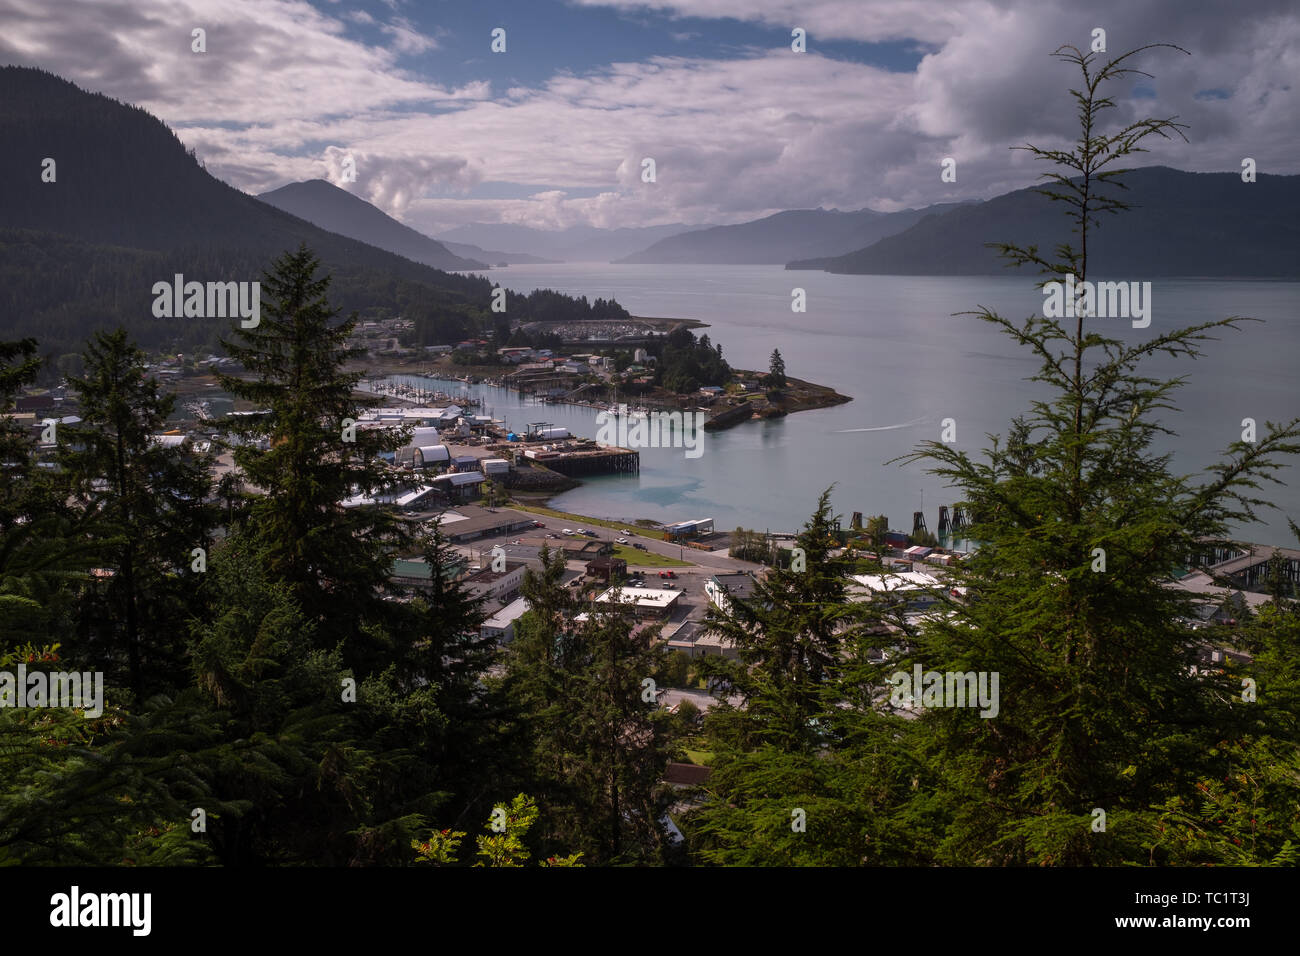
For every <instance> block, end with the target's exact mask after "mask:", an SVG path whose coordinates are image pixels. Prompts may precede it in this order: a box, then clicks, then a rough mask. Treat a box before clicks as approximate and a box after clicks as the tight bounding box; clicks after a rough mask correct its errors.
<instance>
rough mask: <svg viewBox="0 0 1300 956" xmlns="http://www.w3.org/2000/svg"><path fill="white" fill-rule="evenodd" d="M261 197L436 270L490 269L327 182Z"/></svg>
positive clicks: (291, 187) (313, 182)
mask: <svg viewBox="0 0 1300 956" xmlns="http://www.w3.org/2000/svg"><path fill="white" fill-rule="evenodd" d="M257 198H258V199H260V200H262V202H264V203H270V204H271V205H272V206H274V207H275V208H276V209H283V210H284V211H285V212H287V213H291V214H292V215H295V216H297V217H298V218H299V219H306V220H307V221H308V222H310V223H313V224H315V225H317V226H320V227H321V228H322V229H325V230H327V231H329V232H336V233H338V234H339V235H341V236H350V237H351V238H353V239H357V240H359V241H361V242H364V243H367V244H368V245H372V246H376V247H378V248H380V249H387V250H388V251H389V252H392V253H396V254H397V255H399V256H405V257H406V258H408V259H410V260H412V261H414V262H422V263H424V264H425V265H426V266H433V267H434V268H435V269H447V270H452V269H486V268H487V267H488V263H486V262H480V261H477V260H474V259H465V258H461V257H460V256H458V255H456V254H455V253H453V252H451V250H449V249H448V248H447V247H446V246H444V245H443V244H442V243H441V242H438V241H437V240H436V239H430V238H429V237H428V236H426V235H424V234H423V233H420V232H416V231H415V230H414V229H412V228H411V227H410V226H406V225H403V224H402V223H400V222H398V221H397V220H396V219H394V218H393V217H392V216H389V215H387V214H386V213H384V212H381V211H380V210H379V209H376V208H375V207H374V206H372V205H371V204H370V203H368V202H366V201H365V200H364V199H362V198H360V197H359V196H354V195H352V193H350V192H348V191H347V190H346V189H340V188H339V187H338V186H335V185H334V184H333V183H329V182H326V181H325V180H323V179H312V180H308V181H307V182H303V183H289V185H287V186H281V187H280V188H279V189H273V190H271V191H270V192H265V193H260V194H259V195H258V197H257Z"/></svg>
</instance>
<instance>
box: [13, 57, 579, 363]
mask: <svg viewBox="0 0 1300 956" xmlns="http://www.w3.org/2000/svg"><path fill="white" fill-rule="evenodd" d="M0 138H2V139H3V142H4V143H5V148H4V149H3V150H0V316H3V323H4V335H5V337H6V338H11V337H20V336H24V335H31V336H34V337H36V338H38V339H39V341H40V344H41V346H42V350H43V351H45V352H46V353H47V354H48V353H49V352H51V351H54V352H71V351H79V350H80V349H81V347H82V344H83V343H84V342H85V340H86V338H87V336H88V335H89V334H90V333H91V332H93V331H94V330H96V329H102V328H110V327H112V326H115V325H118V324H122V325H125V326H126V327H127V329H128V330H129V331H130V332H131V334H132V336H133V337H134V338H135V340H136V341H137V342H139V343H140V344H141V345H142V346H144V347H146V348H153V347H162V346H166V347H176V348H181V347H184V348H186V349H193V348H195V347H200V346H201V347H205V348H209V349H212V350H216V349H217V348H218V344H219V340H220V338H221V337H222V336H225V335H228V334H229V333H230V331H231V326H232V324H233V323H231V322H230V321H228V320H219V319H218V320H214V319H207V318H196V317H189V318H160V317H155V316H154V315H153V314H152V311H151V304H152V299H153V296H152V293H151V289H152V287H153V284H154V283H155V282H157V281H159V280H165V281H168V282H170V281H171V280H172V277H173V276H174V275H176V274H178V273H179V274H182V275H184V276H185V277H186V278H187V279H193V280H198V281H201V282H202V281H231V280H234V281H240V280H258V279H260V277H261V275H262V273H263V272H264V271H265V270H267V269H268V268H269V267H270V265H271V263H272V261H273V260H274V259H275V258H276V257H278V256H279V255H281V254H283V253H284V252H286V251H289V250H294V249H297V248H298V247H299V246H300V245H304V244H305V245H306V246H307V247H308V248H310V249H311V250H312V252H313V253H314V254H315V255H316V256H317V258H318V259H319V260H320V262H321V266H322V272H326V273H329V275H330V277H331V279H330V282H331V284H330V288H329V297H330V303H331V305H332V306H334V307H335V308H337V309H340V310H341V311H343V312H344V313H345V314H346V313H349V312H351V311H353V310H356V311H358V312H360V313H361V314H362V315H363V316H364V317H383V316H396V315H401V316H403V317H405V318H408V319H411V320H412V321H413V322H414V324H415V333H414V341H415V344H420V345H423V344H435V343H442V342H448V341H455V340H456V339H457V338H464V337H466V336H468V335H469V334H470V333H471V332H478V331H482V330H484V329H485V328H487V327H488V326H490V325H491V322H492V320H491V311H490V307H491V295H492V284H491V283H490V282H489V281H488V280H487V279H486V278H483V277H481V276H467V275H459V274H456V273H453V272H446V271H441V270H440V269H436V268H434V267H432V266H430V265H428V264H425V262H423V261H420V260H421V259H429V260H433V261H439V262H443V263H446V264H447V265H448V266H452V265H457V266H458V267H460V268H463V267H465V266H467V265H468V266H472V265H474V263H470V262H469V261H468V260H464V259H461V258H459V257H456V256H454V254H453V253H451V252H450V251H448V250H446V249H445V248H443V247H441V245H440V244H439V243H437V242H435V241H433V240H429V239H427V237H421V236H420V235H419V234H418V233H414V231H411V232H410V233H409V234H407V233H402V232H401V229H404V228H405V227H401V229H395V228H393V227H394V226H399V227H400V224H399V223H395V222H392V221H391V220H390V221H387V222H385V221H383V220H387V217H384V216H383V214H382V213H380V212H379V211H378V210H375V209H373V207H370V206H369V204H367V203H364V202H363V201H362V200H359V199H356V197H352V196H350V195H349V194H347V193H344V192H343V191H342V190H337V189H335V187H330V186H328V184H322V185H320V186H314V187H313V186H310V184H309V185H308V188H307V190H305V191H306V192H307V193H308V194H313V195H316V196H320V195H322V194H324V195H327V196H330V198H332V199H334V200H338V201H339V203H338V204H339V205H341V204H342V203H343V202H347V203H348V204H349V206H350V208H349V215H350V216H351V220H350V224H349V228H351V227H352V224H355V223H361V224H364V225H366V226H368V227H370V228H373V229H375V230H377V231H378V232H380V233H382V234H383V235H382V236H379V235H373V236H372V238H375V239H376V240H379V239H381V238H382V239H383V241H385V242H386V243H388V244H390V245H394V244H395V243H397V241H398V240H402V241H405V243H406V245H403V246H400V248H402V250H403V253H402V254H401V255H399V254H395V253H394V252H392V251H389V250H387V249H383V248H378V247H376V246H374V245H369V244H367V243H365V242H360V241H357V239H355V238H349V237H347V236H344V235H340V234H338V233H337V232H332V231H327V230H326V229H322V228H321V227H319V226H317V225H314V224H313V223H311V222H309V221H307V220H305V219H302V218H299V217H298V216H296V215H292V214H290V213H288V212H285V211H283V210H281V209H278V208H276V207H275V206H273V205H270V204H268V203H265V202H261V201H259V200H258V199H256V198H254V197H252V196H249V195H247V194H246V193H243V192H240V191H239V190H237V189H234V188H233V187H231V186H229V185H227V184H226V183H223V182H221V181H220V180H218V179H216V178H214V177H213V176H211V175H209V174H208V172H207V171H206V170H205V169H204V168H203V165H202V164H201V163H200V162H199V161H198V160H197V159H196V158H195V156H194V153H193V152H192V151H187V150H186V149H185V147H184V145H183V144H182V143H181V142H180V140H179V139H177V137H176V135H175V134H174V133H173V132H172V131H171V130H170V129H168V128H167V126H166V125H165V124H163V123H162V122H161V121H160V120H158V119H157V118H156V117H154V116H152V115H150V114H149V113H147V112H146V111H145V110H143V109H140V108H139V107H135V106H130V105H127V104H123V103H121V102H119V101H117V100H114V99H111V98H110V97H107V96H104V95H102V94H97V93H89V92H86V91H85V90H82V89H80V88H78V87H77V86H75V85H73V84H72V83H70V82H68V81H67V80H64V79H62V78H60V77H58V76H55V75H54V74H52V73H48V72H46V71H43V70H37V69H31V68H26V67H0ZM322 186H323V187H324V188H322ZM331 190H333V192H331ZM301 192H304V191H303V190H290V191H289V193H290V194H293V193H301ZM334 193H341V194H342V196H343V197H345V199H340V197H339V196H337V195H334ZM282 198H283V197H282ZM358 204H360V205H358ZM362 207H364V208H362ZM367 210H369V211H367ZM376 217H383V219H382V220H381V219H379V218H376ZM335 224H337V223H335ZM422 239H424V240H426V241H425V242H421V240H422ZM390 240H392V241H390ZM439 250H441V251H439ZM408 256H414V257H415V258H410V257H408ZM534 301H535V302H536V305H537V308H545V310H546V314H547V315H548V316H558V317H562V318H565V317H567V318H575V319H580V318H589V317H590V316H591V314H592V313H591V306H590V305H588V304H587V303H586V302H585V301H583V300H581V299H573V298H571V297H568V296H554V295H552V296H550V297H548V298H546V299H545V301H544V302H543V301H542V299H541V297H534V300H532V301H530V300H529V299H528V298H526V297H519V296H512V297H511V299H510V308H511V318H514V319H519V320H520V321H528V320H530V319H531V318H532V315H531V310H532V308H533V304H534Z"/></svg>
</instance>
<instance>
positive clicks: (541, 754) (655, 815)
mask: <svg viewBox="0 0 1300 956" xmlns="http://www.w3.org/2000/svg"><path fill="white" fill-rule="evenodd" d="M545 557H546V559H547V560H546V564H545V567H544V570H543V571H542V573H541V574H534V573H533V572H531V571H530V572H528V574H527V575H526V578H525V584H524V588H523V593H524V596H525V597H526V598H528V600H529V604H530V608H529V611H528V613H527V614H525V615H524V617H523V618H522V619H521V620H520V622H519V624H518V625H517V635H516V638H515V641H514V643H513V644H512V645H511V648H510V653H509V655H508V657H507V662H506V674H505V677H504V680H503V692H504V693H505V695H506V696H507V698H508V699H509V700H511V701H512V702H513V704H514V706H515V713H516V715H517V719H518V721H519V723H520V726H521V728H522V731H523V733H524V734H525V736H526V743H525V744H524V751H525V753H526V754H527V755H528V756H527V758H526V759H527V762H528V764H529V766H530V769H529V774H530V777H531V781H532V785H533V786H534V787H535V791H534V792H537V793H538V794H539V796H538V803H539V806H540V807H541V808H542V820H543V827H542V832H541V833H540V834H539V836H540V837H541V838H542V840H543V843H542V846H543V848H544V851H545V852H546V853H555V852H572V851H573V850H574V849H576V850H578V851H580V852H582V853H585V854H586V856H587V857H588V858H589V859H591V860H592V861H593V862H596V863H622V862H662V861H663V859H664V854H665V853H666V837H665V833H664V828H663V824H662V823H661V819H662V817H663V815H664V813H665V812H666V810H667V806H668V801H669V795H668V793H667V788H666V787H664V786H663V785H662V784H661V780H662V777H663V773H664V769H665V767H666V765H667V762H668V759H669V757H670V756H671V753H672V736H673V730H674V722H673V721H672V719H671V716H670V715H669V714H668V713H667V712H666V711H662V710H659V709H658V706H657V700H654V699H651V700H646V699H645V697H646V695H647V693H648V690H649V688H650V686H652V685H648V684H646V683H645V681H647V679H649V680H653V675H655V674H658V673H660V672H661V671H662V670H663V666H664V658H663V652H662V648H661V647H660V646H656V645H655V644H654V643H653V637H652V635H651V634H650V633H649V631H648V630H642V629H640V628H638V627H635V626H634V625H633V622H632V621H631V620H630V618H628V617H627V616H626V615H624V614H623V613H619V612H617V611H610V610H608V609H606V610H603V611H599V612H598V611H596V610H595V609H596V608H597V607H598V605H592V606H591V610H592V614H591V617H590V618H589V619H588V620H587V621H586V622H585V623H578V622H575V621H574V620H573V619H572V618H573V616H574V614H575V612H576V611H577V606H576V604H575V602H574V600H573V599H572V598H571V597H569V596H568V595H567V594H566V593H565V590H566V589H565V588H563V587H562V586H561V585H560V583H559V582H560V579H561V576H562V574H563V572H564V559H563V554H562V553H560V554H557V555H556V556H555V557H553V558H552V557H551V556H550V555H546V556H545ZM638 632H639V633H638Z"/></svg>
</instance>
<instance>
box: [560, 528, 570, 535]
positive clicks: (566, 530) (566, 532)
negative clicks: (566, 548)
mask: <svg viewBox="0 0 1300 956" xmlns="http://www.w3.org/2000/svg"><path fill="white" fill-rule="evenodd" d="M560 534H567V535H569V536H572V535H573V529H572V528H565V529H564V530H563V531H561V532H560Z"/></svg>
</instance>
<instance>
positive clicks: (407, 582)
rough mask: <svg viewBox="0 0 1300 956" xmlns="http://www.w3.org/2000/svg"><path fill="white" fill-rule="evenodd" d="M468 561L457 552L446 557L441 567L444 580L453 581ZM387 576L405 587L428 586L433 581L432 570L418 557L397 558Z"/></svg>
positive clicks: (460, 573) (461, 572)
mask: <svg viewBox="0 0 1300 956" xmlns="http://www.w3.org/2000/svg"><path fill="white" fill-rule="evenodd" d="M468 564H469V562H468V561H466V560H465V558H464V557H463V556H461V555H459V554H456V555H453V556H451V557H449V558H448V560H447V562H446V564H444V565H443V567H442V578H443V580H444V581H454V580H455V579H456V578H458V577H460V576H461V575H462V574H464V573H465V569H466V567H467V566H468ZM389 577H390V578H391V579H392V581H393V583H395V584H400V585H402V586H403V587H407V588H416V587H428V586H429V585H430V584H431V583H432V581H433V571H432V570H431V569H430V567H429V563H428V562H427V561H424V560H422V559H420V558H398V559H397V560H396V561H394V562H393V570H392V572H391V573H390V575H389Z"/></svg>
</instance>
